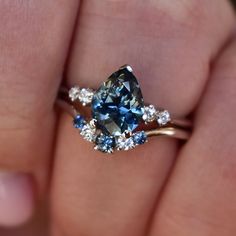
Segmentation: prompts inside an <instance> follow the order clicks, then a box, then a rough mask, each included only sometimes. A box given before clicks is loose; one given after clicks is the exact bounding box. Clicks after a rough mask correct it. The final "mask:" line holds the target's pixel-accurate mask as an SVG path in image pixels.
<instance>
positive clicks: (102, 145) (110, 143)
mask: <svg viewBox="0 0 236 236" xmlns="http://www.w3.org/2000/svg"><path fill="white" fill-rule="evenodd" d="M95 143H96V145H97V146H96V148H97V149H98V150H99V151H101V152H105V153H111V152H113V149H114V147H115V138H114V137H113V136H108V135H103V134H101V135H99V136H98V137H97V138H96V141H95Z"/></svg>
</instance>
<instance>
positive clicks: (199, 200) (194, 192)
mask: <svg viewBox="0 0 236 236" xmlns="http://www.w3.org/2000/svg"><path fill="white" fill-rule="evenodd" d="M235 55H236V40H235V39H234V42H232V43H231V44H230V45H229V46H228V47H227V49H226V50H225V51H224V53H223V54H222V55H221V57H220V58H219V59H218V61H217V62H216V63H215V66H214V70H213V74H212V78H211V81H210V83H209V85H208V86H207V89H206V92H205V95H204V97H203V100H202V102H201V104H200V108H199V109H198V112H197V115H196V122H195V132H194V135H193V137H192V139H191V140H190V142H189V143H188V144H187V145H186V146H185V148H184V149H183V151H182V153H181V155H180V157H179V159H178V162H177V165H176V166H175V168H174V171H173V174H172V175H171V178H170V181H169V183H168V185H167V188H166V190H165V192H164V195H163V198H162V201H161V202H160V204H159V211H158V212H157V215H156V217H155V221H154V229H153V234H151V235H163V236H168V235H173V234H174V235H176V236H178V235H181V236H185V235H192V236H195V235H197V236H203V235H207V236H209V235H214V236H217V235H220V236H226V235H227V236H228V235H229V236H230V235H235V234H236V226H235V217H236V202H235V198H236V186H235V173H236V172H235V166H236V165H235V157H236V147H235V139H236V128H235V124H234V120H235V119H236V110H235V106H236V100H235V96H236V94H235V91H236V56H235Z"/></svg>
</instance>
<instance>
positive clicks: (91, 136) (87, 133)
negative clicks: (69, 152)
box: [80, 124, 96, 142]
mask: <svg viewBox="0 0 236 236" xmlns="http://www.w3.org/2000/svg"><path fill="white" fill-rule="evenodd" d="M80 134H81V135H82V136H83V138H84V139H85V140H87V141H89V142H94V140H95V139H96V128H95V127H94V126H93V125H91V124H86V125H84V126H83V128H82V130H81V132H80Z"/></svg>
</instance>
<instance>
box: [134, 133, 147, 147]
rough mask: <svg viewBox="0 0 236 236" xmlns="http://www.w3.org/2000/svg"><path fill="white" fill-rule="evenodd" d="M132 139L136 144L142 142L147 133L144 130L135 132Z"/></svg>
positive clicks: (145, 139) (144, 140)
mask: <svg viewBox="0 0 236 236" xmlns="http://www.w3.org/2000/svg"><path fill="white" fill-rule="evenodd" d="M133 140H134V143H135V144H136V145H141V144H144V143H145V142H146V141H147V135H146V133H145V132H144V131H140V132H137V133H135V134H134V135H133Z"/></svg>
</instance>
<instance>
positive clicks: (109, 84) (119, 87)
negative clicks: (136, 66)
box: [92, 67, 144, 136]
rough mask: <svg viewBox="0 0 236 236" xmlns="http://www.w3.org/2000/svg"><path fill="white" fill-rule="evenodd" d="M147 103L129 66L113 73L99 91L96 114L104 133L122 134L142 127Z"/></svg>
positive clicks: (94, 114)
mask: <svg viewBox="0 0 236 236" xmlns="http://www.w3.org/2000/svg"><path fill="white" fill-rule="evenodd" d="M143 107H144V102H143V96H142V93H141V90H140V87H139V84H138V82H137V79H136V78H135V76H134V75H133V73H132V72H131V71H130V70H128V69H127V67H126V68H122V69H120V70H118V71H117V72H115V73H113V74H112V75H111V76H110V77H109V78H108V80H107V81H106V82H105V83H103V85H102V86H101V87H100V88H99V89H98V90H97V91H96V92H95V94H94V96H93V100H92V116H93V118H94V119H96V120H97V127H98V128H99V129H101V130H102V132H103V133H104V134H106V135H114V136H119V135H121V134H123V133H124V132H126V131H129V132H132V131H133V130H134V129H135V128H137V127H138V125H139V123H140V122H141V120H142V116H143Z"/></svg>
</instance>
